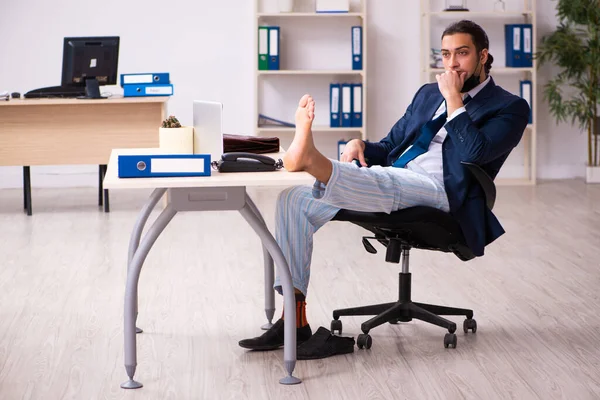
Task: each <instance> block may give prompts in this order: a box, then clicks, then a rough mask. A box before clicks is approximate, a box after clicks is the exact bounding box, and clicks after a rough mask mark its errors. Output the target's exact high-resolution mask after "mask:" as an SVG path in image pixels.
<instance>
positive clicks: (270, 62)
mask: <svg viewBox="0 0 600 400" xmlns="http://www.w3.org/2000/svg"><path fill="white" fill-rule="evenodd" d="M279 30H280V29H279V27H278V26H259V27H258V69H259V70H260V71H266V70H278V69H279Z"/></svg>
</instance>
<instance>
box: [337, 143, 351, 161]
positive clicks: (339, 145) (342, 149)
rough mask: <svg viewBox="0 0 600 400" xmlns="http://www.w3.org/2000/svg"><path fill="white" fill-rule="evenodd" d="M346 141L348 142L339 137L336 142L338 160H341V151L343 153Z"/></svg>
mask: <svg viewBox="0 0 600 400" xmlns="http://www.w3.org/2000/svg"><path fill="white" fill-rule="evenodd" d="M347 143H348V142H347V141H346V140H344V139H340V140H339V141H338V144H337V149H338V161H341V159H342V153H343V152H344V150H345V149H346V144H347Z"/></svg>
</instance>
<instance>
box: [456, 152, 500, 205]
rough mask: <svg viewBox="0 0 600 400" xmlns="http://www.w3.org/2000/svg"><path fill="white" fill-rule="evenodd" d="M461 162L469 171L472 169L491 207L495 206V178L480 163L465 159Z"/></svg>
mask: <svg viewBox="0 0 600 400" xmlns="http://www.w3.org/2000/svg"><path fill="white" fill-rule="evenodd" d="M460 163H461V164H463V165H465V166H466V167H467V168H469V171H471V173H472V174H473V176H474V177H475V179H477V182H479V184H480V185H481V188H482V189H483V193H484V194H485V201H486V203H487V206H488V207H489V209H490V210H491V209H492V208H494V204H495V203H496V185H495V184H494V180H493V179H492V178H491V177H490V176H489V175H488V174H487V173H486V172H485V171H484V170H483V168H481V167H480V166H479V165H477V164H473V163H469V162H464V161H461V162H460Z"/></svg>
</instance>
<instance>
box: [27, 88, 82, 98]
mask: <svg viewBox="0 0 600 400" xmlns="http://www.w3.org/2000/svg"><path fill="white" fill-rule="evenodd" d="M79 96H85V87H83V86H48V87H45V88H40V89H34V90H30V91H29V92H27V93H25V95H23V97H25V98H26V99H45V98H54V97H57V98H76V97H79Z"/></svg>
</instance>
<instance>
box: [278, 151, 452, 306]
mask: <svg viewBox="0 0 600 400" xmlns="http://www.w3.org/2000/svg"><path fill="white" fill-rule="evenodd" d="M331 163H332V166H333V170H332V173H331V178H330V179H329V182H328V183H327V185H324V184H323V183H322V182H319V181H316V182H315V184H314V185H313V186H312V187H311V186H294V187H291V188H287V189H285V190H284V191H282V192H281V193H280V194H279V196H278V198H277V208H276V211H275V224H276V226H275V239H276V240H277V243H278V244H279V246H280V247H281V250H282V251H283V255H284V256H285V259H286V261H287V262H288V265H289V267H290V271H291V274H292V283H293V285H294V288H296V289H298V290H300V291H301V292H302V293H304V295H306V294H307V289H308V282H309V279H310V266H311V257H312V250H313V235H314V234H315V232H316V231H317V230H319V228H320V227H322V226H323V225H324V224H325V223H326V222H328V221H330V220H331V219H332V218H333V217H334V216H335V214H337V212H338V211H339V210H340V209H347V210H354V211H365V212H386V213H391V212H392V211H396V210H399V209H402V208H407V207H412V206H417V205H423V206H429V207H435V208H438V209H440V210H443V211H446V212H447V211H449V205H448V198H447V196H446V192H445V190H444V187H443V185H442V184H441V183H440V182H438V181H437V180H436V179H434V178H433V177H431V176H430V175H429V174H428V173H427V172H426V171H425V170H423V169H422V168H421V167H419V166H418V165H416V164H414V163H409V164H408V165H407V168H395V167H381V166H372V167H369V168H364V167H363V168H360V167H358V166H357V165H355V164H354V163H342V162H339V161H336V160H331ZM274 289H275V290H276V291H277V292H279V294H282V289H281V281H280V278H279V276H276V278H275V284H274Z"/></svg>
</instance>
